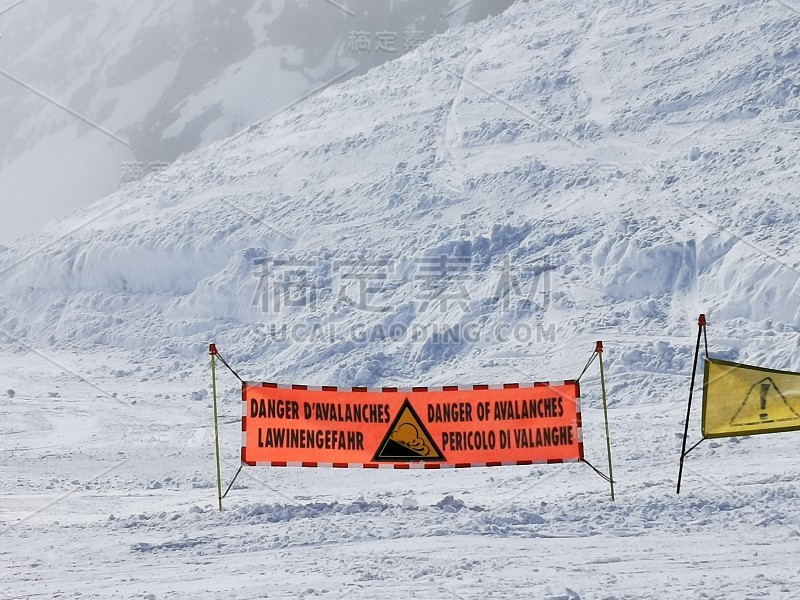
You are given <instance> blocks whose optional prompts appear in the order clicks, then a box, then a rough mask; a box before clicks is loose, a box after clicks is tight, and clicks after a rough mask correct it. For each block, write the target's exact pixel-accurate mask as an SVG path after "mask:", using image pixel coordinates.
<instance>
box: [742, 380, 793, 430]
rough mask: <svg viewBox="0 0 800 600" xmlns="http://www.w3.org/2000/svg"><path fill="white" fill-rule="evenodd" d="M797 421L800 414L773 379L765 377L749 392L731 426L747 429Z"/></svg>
mask: <svg viewBox="0 0 800 600" xmlns="http://www.w3.org/2000/svg"><path fill="white" fill-rule="evenodd" d="M756 391H758V393H757V394H756ZM756 396H758V397H756ZM756 403H758V404H756ZM797 419H800V414H798V413H797V411H796V410H794V408H792V407H791V405H790V404H789V401H788V399H787V398H786V396H784V395H783V392H782V391H781V390H780V388H778V386H777V385H776V384H775V381H774V380H773V379H772V377H765V378H764V379H762V380H761V381H758V382H756V383H754V384H753V385H752V386H751V387H750V389H749V390H748V391H747V395H745V397H744V400H743V401H742V404H741V406H739V409H738V410H737V411H736V412H735V413H734V415H733V417H731V426H733V427H747V426H751V425H761V424H767V423H778V422H781V421H794V420H797Z"/></svg>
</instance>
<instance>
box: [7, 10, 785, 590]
mask: <svg viewBox="0 0 800 600" xmlns="http://www.w3.org/2000/svg"><path fill="white" fill-rule="evenodd" d="M798 34H800V14H798V13H797V12H795V11H794V10H792V9H791V7H790V6H788V5H787V4H786V3H777V2H745V1H742V2H734V3H725V4H721V3H719V2H716V1H711V0H708V1H698V2H671V3H663V2H655V1H642V0H630V1H626V0H614V1H611V0H607V1H601V2H595V3H581V2H531V3H518V4H515V5H514V6H513V7H512V8H511V9H510V10H508V11H507V12H505V13H503V14H502V15H500V16H498V17H495V18H492V19H489V20H486V21H483V22H480V23H477V24H473V25H469V26H464V27H461V28H458V29H456V30H453V31H450V32H448V33H446V34H444V35H442V36H438V37H436V38H434V39H433V40H431V41H430V42H428V43H427V44H425V45H424V46H423V47H421V48H420V49H419V50H418V51H416V52H414V53H412V54H408V55H406V56H404V57H402V58H400V59H399V60H397V61H394V62H392V63H387V64H385V65H383V66H380V67H378V68H376V69H374V70H372V71H370V72H369V73H368V74H366V75H365V76H363V77H358V78H354V79H352V80H350V81H348V82H346V83H344V84H342V85H337V86H334V87H332V88H330V89H328V90H327V91H325V92H323V93H321V94H320V95H318V96H316V97H314V98H311V99H309V100H307V101H305V102H303V103H301V104H299V105H296V106H294V107H292V108H290V109H288V110H286V111H284V112H282V113H281V114H279V115H278V116H276V117H273V118H271V119H268V120H266V121H263V122H261V123H259V124H257V125H254V126H253V127H251V128H250V129H248V130H247V131H246V132H245V133H244V134H242V135H241V136H238V137H237V138H235V139H229V140H226V141H222V142H218V143H214V144H212V145H210V146H209V147H208V148H206V149H204V150H201V151H198V152H195V153H193V154H191V155H189V156H187V157H185V158H184V159H182V160H181V161H179V162H178V163H177V164H175V165H174V166H172V167H171V168H170V169H168V170H167V171H164V172H163V173H160V174H159V175H158V176H157V177H156V176H152V177H149V178H148V179H146V180H145V181H143V182H141V183H139V184H132V185H130V186H127V187H125V188H123V189H122V190H120V191H119V192H118V193H116V194H114V195H112V196H110V197H108V198H106V199H105V200H103V201H101V202H99V203H97V204H95V205H94V206H92V207H91V208H89V209H88V210H86V211H84V212H82V213H78V214H76V215H74V216H72V217H70V218H69V219H66V220H64V221H62V222H60V223H57V224H54V225H52V226H50V227H48V228H47V229H45V230H42V231H40V232H39V233H37V234H36V235H34V236H30V237H29V238H28V239H26V240H24V241H21V242H19V243H17V244H16V245H14V246H13V247H12V248H10V249H8V250H4V251H0V273H2V287H0V331H2V332H5V335H6V336H10V338H11V339H13V340H17V341H16V342H15V343H10V346H9V347H10V348H11V349H12V350H17V351H21V348H22V346H21V345H22V344H24V345H26V346H27V347H28V348H35V349H36V352H38V354H35V355H34V354H31V353H28V354H24V355H22V356H8V357H7V361H5V363H4V365H5V366H4V367H3V371H2V372H3V377H4V381H8V384H6V385H5V387H9V388H14V389H15V390H16V391H17V394H16V396H15V398H11V399H3V401H2V402H3V406H4V408H5V407H8V409H9V410H8V412H9V414H10V415H11V417H10V418H9V421H8V423H7V424H4V425H3V427H4V428H5V429H4V431H3V434H4V435H3V437H2V439H3V444H6V446H5V448H6V449H7V452H6V453H5V454H4V457H3V459H2V464H3V471H2V472H3V473H4V475H3V477H5V478H6V481H5V483H6V484H7V485H6V487H7V488H10V489H11V490H12V491H11V492H9V493H8V494H6V495H4V496H0V510H2V514H3V518H4V521H5V522H6V523H8V524H9V525H15V526H14V527H9V529H8V531H9V535H10V536H11V537H10V538H9V539H11V540H12V542H23V541H24V542H25V543H24V545H23V544H20V546H21V549H20V550H18V551H16V552H13V553H12V552H6V554H3V555H0V556H2V558H3V559H4V560H7V561H8V562H9V563H10V565H11V567H12V569H11V570H10V571H9V572H10V573H11V575H9V576H8V577H9V579H8V581H9V583H11V582H13V584H14V587H13V588H10V589H12V593H14V594H16V595H19V596H22V595H24V594H28V593H36V594H41V595H44V596H54V597H55V596H57V595H59V594H61V595H62V596H63V597H71V596H74V595H75V591H76V590H80V591H82V593H83V595H84V596H85V597H98V598H100V597H103V598H106V597H159V598H161V597H198V596H201V597H211V598H260V597H264V596H267V597H301V596H302V597H306V596H314V597H320V598H331V599H333V598H342V597H347V598H351V597H352V598H387V599H388V598H401V597H403V598H408V597H420V598H453V597H455V598H486V597H489V595H490V594H491V595H494V596H495V597H503V598H506V597H509V598H510V597H520V596H525V597H533V598H550V599H555V598H568V599H575V598H682V599H683V598H687V597H703V595H706V596H708V597H724V598H750V597H754V596H756V595H762V596H764V597H788V598H790V597H792V596H791V594H793V593H796V590H797V589H798V587H797V586H798V583H800V572H798V570H797V567H796V565H795V564H794V563H793V562H792V561H791V560H790V559H789V558H788V557H789V556H792V555H793V553H796V548H797V536H798V529H800V511H798V509H797V502H796V500H797V496H798V493H799V491H800V488H799V487H798V486H800V471H799V470H798V468H797V461H796V456H795V455H796V452H795V450H794V448H795V447H796V446H795V445H794V442H793V440H794V439H796V437H797V434H796V433H795V434H792V433H788V434H779V435H774V436H761V437H755V438H743V439H738V438H732V439H729V440H723V441H719V442H711V443H706V444H705V445H703V446H701V447H700V448H699V449H698V450H697V451H696V452H695V453H694V454H693V455H692V456H691V459H690V463H691V464H690V465H689V471H688V474H687V482H686V493H685V495H682V496H680V497H676V496H675V495H674V488H673V485H674V477H675V474H676V473H675V472H676V463H677V453H678V450H679V447H680V437H681V434H682V425H683V416H684V411H685V394H686V391H687V390H686V388H687V387H688V374H689V371H690V366H691V358H692V351H693V349H694V338H695V334H696V328H695V327H696V326H695V319H696V317H697V314H698V313H700V312H706V313H707V314H708V315H709V322H710V323H709V336H710V343H711V351H712V353H714V354H716V355H717V356H721V357H726V358H730V359H736V360H741V361H745V362H754V363H765V364H768V365H770V366H773V367H776V368H789V369H794V370H800V337H799V336H798V330H799V329H800V312H799V311H800V302H798V297H799V295H800V283H799V280H800V275H798V272H800V248H799V247H798V243H797V239H798V234H800V202H798V196H797V186H796V180H797V174H798V173H797V171H798V166H797V161H796V156H797V155H798V151H800V138H799V137H798V133H800V130H799V129H798V125H800V86H798V84H797V82H798V81H800V77H799V76H800V47H799V46H798V40H800V37H799V36H798ZM442 257H444V258H442ZM597 339H602V340H604V341H605V342H606V351H607V353H606V364H607V366H608V374H609V394H610V400H611V404H612V410H611V422H612V423H611V427H612V436H613V438H614V452H615V459H616V461H617V470H616V472H615V473H616V475H617V478H618V480H619V487H618V491H619V494H620V499H619V502H618V503H616V504H611V503H610V502H609V501H608V500H607V495H606V492H605V490H604V488H603V483H602V481H601V480H600V479H599V478H595V477H594V476H593V475H592V474H591V472H590V471H589V470H588V468H587V467H585V465H571V466H565V467H563V468H559V467H553V466H551V467H548V468H543V467H531V468H520V469H516V468H509V469H495V470H492V471H486V470H481V469H475V470H469V471H462V472H458V473H437V474H426V473H414V474H406V473H386V472H381V473H377V474H372V473H360V472H354V471H347V472H339V471H337V472H330V471H325V472H319V471H315V470H285V471H280V470H278V471H276V470H270V471H266V472H265V471H263V470H257V469H248V470H246V471H245V475H243V477H244V479H243V480H242V481H241V485H237V487H236V488H234V490H233V491H232V492H231V494H232V495H231V497H230V507H231V510H230V511H228V512H225V513H222V514H218V513H216V512H214V511H213V510H212V508H211V506H210V505H211V504H212V501H213V497H214V490H213V486H214V475H213V466H212V465H213V462H212V453H213V442H212V438H211V432H212V430H211V429H210V428H209V427H208V424H209V419H210V408H209V406H208V393H207V391H206V387H207V383H206V382H207V378H208V374H207V357H206V356H205V352H206V348H207V343H208V342H209V341H211V340H214V341H216V342H217V344H218V345H219V348H220V350H221V351H222V352H223V353H224V354H225V355H226V357H227V358H229V359H231V360H232V362H233V364H234V365H235V366H236V367H237V368H239V370H240V372H241V374H242V375H243V376H246V377H250V378H264V379H275V380H280V381H287V382H302V383H308V384H333V385H336V384H339V385H348V386H349V385H380V384H399V385H402V384H409V383H417V384H431V385H435V384H441V383H466V382H501V381H505V380H528V381H530V380H537V379H558V378H569V377H575V376H577V375H578V374H579V373H580V370H581V368H582V367H583V365H584V363H585V361H586V359H587V358H588V357H589V354H590V352H591V350H592V349H593V348H594V341H595V340H597ZM47 361H51V362H47ZM53 363H55V365H54V364H53ZM59 366H63V367H66V368H67V369H68V370H67V371H66V372H65V371H63V370H62V371H61V372H60V374H59V373H58V372H57V371H58V368H59ZM76 375H77V376H78V377H79V378H80V379H76ZM225 377H227V376H225ZM223 381H224V385H223V387H224V389H225V394H224V401H223V413H224V415H225V424H224V427H223V449H224V460H225V462H224V465H225V470H226V478H228V479H229V478H230V476H232V474H233V471H234V470H235V469H236V466H237V465H236V460H237V452H238V448H237V445H238V439H239V436H240V431H238V429H239V427H240V425H239V421H238V417H237V410H238V409H237V397H236V388H235V384H236V383H237V382H236V381H235V380H233V378H231V377H227V379H224V380H223ZM88 382H91V384H90V383H88ZM582 382H583V391H584V393H585V396H586V398H585V406H586V413H585V423H586V430H585V434H586V445H587V451H588V455H589V458H590V459H591V460H593V461H596V462H598V463H599V464H602V460H603V458H602V456H603V454H602V452H603V437H602V435H603V432H602V421H601V414H602V413H601V411H600V410H599V406H600V404H599V398H598V389H597V388H598V385H597V376H596V374H594V373H593V372H589V373H587V375H586V377H585V379H584V380H582ZM90 385H94V386H96V387H94V388H91V387H90ZM53 393H57V394H59V395H58V396H53V397H50V394H53ZM96 396H101V398H100V399H98V398H96ZM98 404H101V405H102V407H103V410H102V411H98V410H97V405H98ZM697 422H698V419H697V418H696V415H695V418H694V419H693V426H692V430H693V432H694V435H696V434H697V426H696V423H697ZM37 428H41V429H42V430H43V431H45V432H46V434H47V437H48V439H47V440H46V441H45V442H42V441H41V440H40V439H38V438H37V436H36V432H37V431H38V429H37ZM793 436H794V437H793ZM43 489H44V490H45V491H43ZM54 501H56V503H55V504H54V505H53V506H50V503H51V502H54ZM38 509H41V510H38ZM54 538H56V539H60V540H63V541H64V548H65V551H63V552H61V553H56V552H53V551H52V550H49V548H51V546H52V540H53V539H54ZM13 545H14V544H13V543H12V544H10V546H13ZM41 556H45V557H46V559H47V560H48V562H49V565H50V571H49V572H48V574H46V575H45V574H44V573H43V572H42V568H41V565H40V557H41ZM76 557H80V558H76ZM84 557H86V559H84ZM209 565H210V566H209ZM209 570H211V571H212V572H209ZM53 573H56V574H59V576H58V577H54V576H53ZM12 576H13V578H14V579H11V577H12Z"/></svg>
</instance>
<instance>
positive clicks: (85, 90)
mask: <svg viewBox="0 0 800 600" xmlns="http://www.w3.org/2000/svg"><path fill="white" fill-rule="evenodd" d="M510 4H511V0H476V1H474V2H470V3H463V2H457V1H456V0H448V1H447V2H435V3H431V2H424V1H422V0H402V1H394V2H391V3H384V2H379V3H376V2H372V1H370V0H349V2H344V3H339V2H326V1H324V0H313V1H312V2H301V1H298V0H288V1H287V0H280V1H272V0H269V1H268V0H259V1H257V2H239V3H233V4H232V3H230V2H221V1H219V0H203V1H196V0H170V1H168V2H153V1H151V0H146V1H144V2H142V1H139V2H131V1H130V0H104V1H103V2H98V1H95V0H71V1H70V2H67V3H58V5H57V6H51V5H50V4H48V3H42V2H16V3H13V6H12V5H9V6H8V7H4V8H7V9H8V10H3V12H2V13H0V34H2V36H3V37H2V41H1V42H0V57H1V60H0V63H2V64H0V115H2V117H0V198H3V204H4V206H7V205H6V202H8V203H10V204H11V205H13V206H14V209H15V210H14V213H13V214H14V218H13V219H9V220H8V221H7V222H5V223H2V224H0V241H2V242H6V241H11V240H13V239H15V238H16V237H19V236H20V235H22V234H26V233H28V232H29V231H31V230H33V228H34V226H37V227H38V226H41V224H43V223H44V222H45V221H46V220H47V216H49V217H51V218H53V217H57V216H58V217H60V216H64V215H66V214H67V213H69V212H71V211H72V210H74V209H75V208H78V207H84V206H86V205H88V204H89V203H90V202H92V201H94V200H98V199H100V198H102V197H103V196H106V195H108V194H110V193H112V192H113V191H115V190H116V189H117V188H118V187H119V184H120V181H122V182H128V181H132V180H135V179H138V178H140V177H141V176H142V175H143V174H147V173H150V172H153V171H158V170H160V169H162V168H163V167H164V166H165V165H167V164H169V163H170V162H172V161H173V160H175V159H176V158H177V157H178V156H181V155H182V154H185V153H186V152H189V151H191V150H194V149H196V148H198V147H202V146H205V145H207V144H208V143H210V142H212V141H215V140H218V139H222V138H225V137H228V136H230V135H233V134H235V133H237V132H238V131H240V130H242V129H243V128H244V127H245V126H247V125H249V124H250V123H253V122H255V121H258V120H260V119H263V118H264V117H266V116H268V115H270V114H273V113H275V112H276V111H278V110H280V109H281V108H283V107H285V106H286V105H288V104H290V103H292V102H296V101H297V100H298V99H301V98H303V97H304V96H306V95H308V94H311V93H313V92H315V91H318V90H319V89H321V88H324V87H325V86H326V85H330V84H331V83H334V82H337V81H343V80H345V79H347V78H348V77H352V76H354V75H358V74H361V73H365V72H366V71H367V70H369V69H370V68H372V67H374V66H376V65H378V64H380V63H382V62H384V61H386V60H391V59H394V58H397V57H398V56H400V55H402V54H403V53H405V52H407V51H408V50H411V49H413V48H415V47H416V46H418V45H419V44H420V43H422V42H424V41H425V40H427V39H428V38H430V37H431V36H432V35H435V34H436V33H441V32H442V31H444V30H446V29H447V28H448V27H452V26H456V25H459V24H461V23H464V22H469V21H474V20H477V19H481V18H483V17H485V16H487V15H489V14H497V13H498V12H501V11H502V10H503V9H505V8H506V7H508V5H510ZM54 198H57V199H58V202H57V203H56V204H57V207H54V202H53V200H54ZM43 215H44V216H43Z"/></svg>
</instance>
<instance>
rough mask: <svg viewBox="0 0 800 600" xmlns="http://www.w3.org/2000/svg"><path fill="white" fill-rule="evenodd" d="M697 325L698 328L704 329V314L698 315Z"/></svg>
mask: <svg viewBox="0 0 800 600" xmlns="http://www.w3.org/2000/svg"><path fill="white" fill-rule="evenodd" d="M697 324H698V325H699V326H700V327H705V326H706V316H705V315H704V314H702V313H701V314H700V318H699V319H697Z"/></svg>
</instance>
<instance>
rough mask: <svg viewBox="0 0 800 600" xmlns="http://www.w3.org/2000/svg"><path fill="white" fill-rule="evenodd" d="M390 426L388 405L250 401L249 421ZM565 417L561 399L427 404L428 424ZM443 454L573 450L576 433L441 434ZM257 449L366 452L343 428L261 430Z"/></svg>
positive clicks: (564, 428)
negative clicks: (516, 450)
mask: <svg viewBox="0 0 800 600" xmlns="http://www.w3.org/2000/svg"><path fill="white" fill-rule="evenodd" d="M301 414H302V418H303V419H304V420H305V421H312V420H314V421H322V422H339V423H366V424H384V423H385V424H388V423H389V422H390V421H391V412H390V406H389V405H388V404H381V403H356V404H338V403H333V402H298V401H295V400H282V399H261V400H258V399H251V400H250V407H249V411H248V416H249V417H251V418H253V419H258V418H266V419H277V420H300V418H301ZM563 415H564V406H563V400H562V398H556V397H553V398H538V399H535V400H500V401H482V402H478V403H469V402H446V403H436V404H434V403H428V404H427V410H426V416H427V418H428V419H427V422H428V423H468V422H474V421H475V420H477V421H481V422H485V421H495V422H498V424H499V422H503V421H515V420H531V419H548V418H559V417H563ZM441 437H442V439H441V441H442V450H445V451H447V450H450V451H476V450H493V449H495V448H500V449H507V448H538V447H546V446H564V445H567V446H571V445H573V444H574V431H573V427H572V426H571V425H559V426H544V427H523V428H512V429H498V430H497V431H493V430H489V431H483V430H481V431H449V432H448V431H445V432H442V434H441ZM258 447H259V448H299V449H320V450H349V451H353V450H364V434H363V432H361V431H349V430H346V429H313V428H308V427H303V428H292V427H259V428H258Z"/></svg>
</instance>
